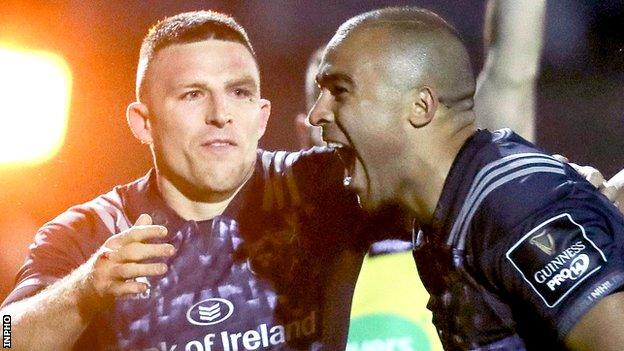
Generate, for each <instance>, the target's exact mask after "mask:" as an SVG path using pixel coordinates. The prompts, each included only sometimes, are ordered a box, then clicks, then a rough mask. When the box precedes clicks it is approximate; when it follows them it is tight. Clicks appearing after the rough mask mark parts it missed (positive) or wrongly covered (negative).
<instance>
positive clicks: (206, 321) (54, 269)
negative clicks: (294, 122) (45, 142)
mask: <svg viewBox="0 0 624 351" xmlns="http://www.w3.org/2000/svg"><path fill="white" fill-rule="evenodd" d="M342 169H343V167H342V165H341V164H339V162H336V157H334V154H333V152H332V151H331V150H330V149H326V148H315V149H311V150H309V151H305V152H297V153H287V152H267V151H259V152H258V160H257V162H256V166H255V171H254V174H253V176H252V177H251V178H250V180H249V181H248V182H247V183H246V185H245V186H244V187H243V188H242V189H241V190H240V191H239V193H238V194H237V195H236V196H235V198H234V199H233V200H232V202H231V203H230V204H229V205H228V208H227V209H226V211H225V212H224V213H223V214H222V215H220V216H217V217H215V218H214V219H212V220H207V221H201V222H196V221H192V220H184V219H182V218H181V217H180V216H178V215H177V214H176V213H175V212H174V211H173V210H172V209H171V208H169V207H168V206H167V204H166V203H165V201H164V200H163V199H162V198H161V196H160V194H159V192H158V189H157V184H156V176H155V172H154V171H151V172H150V173H148V175H146V176H145V177H143V178H141V179H138V180H137V181H135V182H133V183H129V184H126V185H123V186H118V187H116V188H114V189H113V190H112V191H111V192H109V193H107V194H105V195H102V196H100V197H97V198H96V199H94V200H92V201H90V202H87V203H85V204H82V205H79V206H76V207H73V208H71V209H69V210H68V211H67V212H65V213H63V214H62V215H60V216H59V217H57V218H56V219H54V220H53V221H51V222H49V223H47V224H46V225H44V226H43V227H42V228H41V229H40V230H39V232H38V233H37V235H36V237H35V242H34V244H33V245H32V246H31V247H30V252H29V257H28V259H27V261H26V263H25V265H24V266H23V267H22V268H21V270H20V271H19V273H18V277H17V286H16V288H15V290H14V291H13V292H12V294H11V295H10V296H9V297H8V298H7V300H6V301H5V304H7V303H11V302H14V301H17V300H20V299H23V298H25V297H27V296H31V295H33V294H35V293H36V292H37V291H40V290H41V289H42V288H44V287H45V286H48V285H50V284H52V283H53V282H55V281H57V280H59V279H60V278H62V277H64V276H66V275H67V274H69V273H70V272H71V271H73V270H74V269H75V268H77V267H78V266H79V265H81V264H83V263H84V262H85V261H86V260H87V259H88V258H89V257H90V256H91V255H92V254H93V253H94V252H95V251H96V250H97V249H98V248H99V247H100V246H101V245H102V244H103V243H104V242H105V240H106V239H107V238H108V237H110V236H111V235H113V234H115V233H119V232H121V231H123V230H125V229H127V228H128V227H130V226H131V223H134V222H135V221H136V219H137V218H138V216H139V215H140V214H141V213H147V214H150V215H151V216H152V218H153V221H154V223H155V224H160V225H164V226H165V227H167V229H168V236H167V237H166V238H165V239H164V240H162V242H168V243H171V244H172V245H173V246H174V247H175V248H176V254H175V255H174V256H172V257H170V258H167V259H164V258H163V259H155V260H152V261H155V262H165V263H166V264H167V265H168V267H169V270H168V272H167V273H166V274H165V275H162V276H155V277H140V278H137V280H138V281H141V282H144V283H147V284H148V286H149V289H148V291H147V292H146V293H144V294H141V295H133V296H130V297H129V298H123V299H118V300H117V301H116V302H115V304H114V306H113V307H112V309H110V310H108V311H106V312H104V313H102V314H100V315H98V316H96V318H95V319H94V321H93V322H92V323H91V324H90V325H89V327H88V329H87V331H86V332H85V333H84V334H83V336H82V337H81V339H80V340H79V342H78V344H77V345H76V348H77V349H86V348H89V349H93V348H96V349H105V350H117V349H123V350H148V349H149V350H205V351H208V350H224V351H237V350H269V349H271V350H321V349H323V350H325V349H330V350H331V349H340V348H343V347H344V345H345V344H346V334H347V330H346V329H347V326H348V315H349V306H350V302H351V297H352V296H351V295H350V293H352V290H353V288H354V285H355V279H356V278H357V273H358V272H359V265H357V264H356V265H353V267H351V271H348V272H344V266H343V265H341V266H340V268H341V269H342V270H343V272H342V273H341V274H342V275H339V276H338V279H343V280H344V281H343V282H342V283H341V286H347V289H346V292H347V293H346V294H342V295H344V296H336V295H335V294H333V295H332V294H329V293H328V291H327V289H328V286H329V285H328V284H329V282H328V279H336V277H335V276H332V274H333V271H334V270H335V267H338V265H337V262H335V261H336V260H337V259H338V258H339V257H340V255H341V253H343V252H345V251H351V252H352V253H354V254H355V256H356V257H362V256H363V254H364V253H365V251H366V249H367V245H365V244H360V243H361V242H362V240H361V238H360V237H358V230H359V229H358V228H359V226H360V223H361V217H360V216H361V213H360V210H359V207H358V205H357V200H356V198H355V197H354V196H353V195H352V194H349V193H346V192H345V190H344V188H343V187H342V184H341V181H340V180H341V177H342ZM152 242H155V241H152ZM358 255H359V256H358ZM330 277H333V278H330ZM330 295H331V296H332V298H336V299H339V301H333V300H332V301H329V300H328V299H326V296H330ZM336 306H341V308H342V310H341V311H340V312H337V311H333V310H332V311H328V309H334V310H340V308H336ZM328 316H329V317H328ZM330 317H331V318H333V319H336V320H337V321H338V322H337V324H335V325H337V327H336V328H335V329H333V330H331V329H330V328H328V327H327V326H331V325H333V324H332V322H333V321H332V320H328V319H329V318H330ZM328 329H330V330H329V333H332V334H333V335H327V333H328ZM323 331H324V332H325V335H323V333H324V332H323ZM328 340H329V341H328ZM94 345H95V346H94Z"/></svg>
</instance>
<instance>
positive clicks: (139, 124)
mask: <svg viewBox="0 0 624 351" xmlns="http://www.w3.org/2000/svg"><path fill="white" fill-rule="evenodd" d="M126 120H127V121H128V126H130V130H131V131H132V134H134V137H135V138H137V139H139V141H141V143H142V144H151V143H152V141H153V139H152V126H151V123H150V119H149V109H148V108H147V105H145V104H144V103H141V102H138V101H136V102H133V103H131V104H130V105H128V108H127V109H126Z"/></svg>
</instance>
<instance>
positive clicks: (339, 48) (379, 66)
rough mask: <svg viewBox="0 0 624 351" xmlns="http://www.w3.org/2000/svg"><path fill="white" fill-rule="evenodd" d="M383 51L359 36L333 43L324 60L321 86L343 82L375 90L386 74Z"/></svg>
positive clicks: (320, 71) (320, 78) (321, 67)
mask: <svg viewBox="0 0 624 351" xmlns="http://www.w3.org/2000/svg"><path fill="white" fill-rule="evenodd" d="M382 51H383V50H380V49H379V48H378V47H373V46H371V45H370V42H369V41H367V40H360V38H353V40H352V38H351V37H347V38H346V39H344V40H341V41H339V42H331V43H330V45H329V46H328V48H327V50H326V51H325V54H324V55H323V58H322V60H321V64H320V66H319V72H318V74H317V77H316V78H317V82H318V83H319V85H320V86H321V87H323V86H325V85H326V84H328V83H334V82H342V83H346V84H350V85H353V86H359V88H360V89H374V88H375V87H376V85H377V84H381V83H383V81H382V79H384V77H386V76H387V72H386V71H387V69H386V67H387V62H386V61H387V60H386V57H385V56H384V55H383V52H382Z"/></svg>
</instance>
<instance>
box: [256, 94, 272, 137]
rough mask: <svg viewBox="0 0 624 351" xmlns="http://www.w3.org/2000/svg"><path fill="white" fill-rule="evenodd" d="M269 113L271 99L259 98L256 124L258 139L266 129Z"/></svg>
mask: <svg viewBox="0 0 624 351" xmlns="http://www.w3.org/2000/svg"><path fill="white" fill-rule="evenodd" d="M270 115H271V101H269V100H267V99H260V120H259V125H258V139H260V138H262V136H263V135H264V132H265V131H266V127H267V123H269V116H270Z"/></svg>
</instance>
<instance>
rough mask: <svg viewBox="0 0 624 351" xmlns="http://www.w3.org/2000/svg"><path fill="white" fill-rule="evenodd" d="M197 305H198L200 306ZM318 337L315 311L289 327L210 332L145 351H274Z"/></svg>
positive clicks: (274, 326)
mask: <svg viewBox="0 0 624 351" xmlns="http://www.w3.org/2000/svg"><path fill="white" fill-rule="evenodd" d="M208 300H216V299H208ZM218 300H225V299H218ZM204 301H206V300H204ZM204 301H202V302H204ZM225 301H227V300H225ZM228 302H229V301H228ZM194 306H197V304H196V305H194ZM316 334H317V324H316V311H312V312H310V314H309V315H308V316H307V317H305V318H303V319H301V320H296V321H293V322H290V323H288V324H286V325H273V326H271V325H269V324H267V323H263V324H260V325H258V326H257V327H256V328H254V329H250V330H246V331H239V332H236V331H230V330H224V331H220V332H216V333H207V334H205V335H203V336H201V337H200V338H199V339H197V340H188V341H185V342H183V343H171V342H167V341H161V342H159V343H158V344H157V345H158V346H157V347H152V348H149V349H144V350H143V351H177V350H193V351H216V350H220V351H242V350H251V351H253V350H273V349H276V348H279V345H282V344H285V343H286V342H288V341H290V340H294V339H301V338H312V337H314V336H315V335H316Z"/></svg>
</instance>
